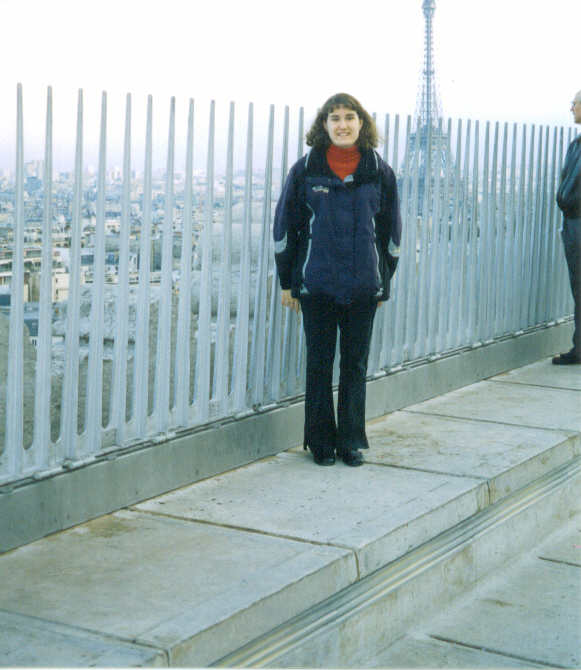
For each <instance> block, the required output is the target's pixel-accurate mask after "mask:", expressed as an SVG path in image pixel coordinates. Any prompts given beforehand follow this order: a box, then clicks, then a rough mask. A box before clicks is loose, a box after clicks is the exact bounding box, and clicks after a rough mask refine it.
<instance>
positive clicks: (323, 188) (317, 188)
mask: <svg viewBox="0 0 581 670" xmlns="http://www.w3.org/2000/svg"><path fill="white" fill-rule="evenodd" d="M313 191H314V192H315V193H329V188H328V187H327V186H313Z"/></svg>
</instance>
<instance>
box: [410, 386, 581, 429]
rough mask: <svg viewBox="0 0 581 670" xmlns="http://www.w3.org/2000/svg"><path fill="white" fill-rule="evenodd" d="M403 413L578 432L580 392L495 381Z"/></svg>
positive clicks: (420, 405)
mask: <svg viewBox="0 0 581 670" xmlns="http://www.w3.org/2000/svg"><path fill="white" fill-rule="evenodd" d="M406 411H407V412H421V413H424V414H439V415H444V416H451V417H458V418H465V419H476V420H480V421H494V422H496V423H506V424H513V425H518V426H529V427H531V428H549V429H551V430H567V431H575V432H580V431H581V394H580V393H579V391H570V390H567V389H555V388H550V387H539V386H528V385H524V384H513V383H504V382H498V381H483V382H478V383H476V384H472V385H471V386H466V387H465V388H462V389H458V390H457V391H451V392H450V393H446V395H443V396H439V397H437V398H432V399H431V400H426V401H425V402H422V403H419V404H417V405H413V406H412V407H408V408H407V409H406Z"/></svg>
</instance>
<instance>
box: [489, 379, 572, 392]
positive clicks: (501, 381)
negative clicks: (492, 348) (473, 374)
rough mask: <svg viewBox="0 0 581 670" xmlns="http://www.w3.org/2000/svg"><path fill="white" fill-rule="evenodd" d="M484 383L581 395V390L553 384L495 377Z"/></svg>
mask: <svg viewBox="0 0 581 670" xmlns="http://www.w3.org/2000/svg"><path fill="white" fill-rule="evenodd" d="M482 381H485V382H493V383H494V384H504V385H505V386H514V385H515V384H518V385H519V386H531V387H533V388H541V389H552V390H553V391H565V392H567V393H569V392H570V391H573V392H574V393H581V390H580V389H572V388H568V387H565V388H564V387H562V386H553V385H552V384H531V383H530V382H521V381H509V380H508V379H494V377H490V378H489V379H483V380H482Z"/></svg>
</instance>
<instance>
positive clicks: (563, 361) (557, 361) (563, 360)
mask: <svg viewBox="0 0 581 670" xmlns="http://www.w3.org/2000/svg"><path fill="white" fill-rule="evenodd" d="M579 363H581V356H578V355H577V354H576V353H575V352H574V351H573V350H571V351H568V352H567V353H566V354H559V355H558V356H553V365H578V364H579Z"/></svg>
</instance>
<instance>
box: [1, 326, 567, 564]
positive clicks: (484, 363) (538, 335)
mask: <svg viewBox="0 0 581 670" xmlns="http://www.w3.org/2000/svg"><path fill="white" fill-rule="evenodd" d="M571 332H572V325H571V323H569V322H567V323H563V324H559V325H556V326H552V327H548V328H541V329H538V330H535V331H533V332H530V333H526V334H524V335H521V336H519V337H509V338H505V339H502V340H499V341H496V342H492V343H490V344H486V345H485V346H482V347H479V348H476V349H471V350H466V351H461V352H459V353H456V354H453V355H449V356H445V357H443V358H440V359H438V360H435V361H431V362H425V363H422V364H413V365H410V366H409V367H404V369H403V370H401V371H398V372H394V373H393V374H388V375H386V376H384V377H382V378H379V379H375V380H373V381H370V382H369V384H368V395H367V398H368V400H367V417H368V418H374V417H377V416H381V415H383V414H385V413H388V412H393V411H394V410H397V409H400V408H402V407H407V406H409V405H412V404H414V403H417V402H420V401H422V400H425V399H428V398H432V397H434V396H437V395H440V394H442V393H446V392H448V391H450V390H453V389H457V388H460V387H463V386H466V385H468V384H471V383H473V382H475V381H479V380H481V379H485V378H487V377H490V376H492V375H495V374H499V373H501V372H505V371H507V370H511V369H513V368H516V367H519V366H522V365H526V364H527V363H531V362H533V361H536V360H538V359H540V358H543V357H544V356H548V355H550V354H553V353H555V352H557V351H561V350H564V349H566V348H568V343H569V341H570V338H571ZM302 433H303V406H302V403H300V402H298V403H295V404H291V405H289V406H281V407H279V408H277V409H274V410H272V411H267V412H264V413H256V414H253V415H250V416H248V417H246V418H244V419H241V420H232V421H226V422H222V423H218V424H216V425H210V426H208V427H207V428H205V429H198V430H194V431H184V432H183V433H181V434H178V435H177V437H176V438H175V439H172V440H171V441H168V442H163V443H160V444H153V443H145V444H142V445H138V446H136V447H133V448H131V449H126V450H122V451H121V452H119V453H118V454H115V453H113V454H109V455H107V456H106V457H104V458H102V459H99V460H97V461H96V462H94V463H90V464H83V465H79V467H76V468H74V467H73V468H72V469H70V470H68V471H66V472H62V473H59V474H55V475H52V476H49V477H47V478H46V479H40V480H34V479H32V480H26V481H23V482H19V483H17V484H15V485H12V486H7V487H3V488H0V553H1V552H5V551H8V550H10V549H13V548H15V547H18V546H21V545H23V544H26V543H28V542H32V541H33V540H35V539H38V538H40V537H44V536H46V535H48V534H50V533H54V532H57V531H59V530H63V529H65V528H70V527H72V526H75V525H77V524H80V523H83V522H85V521H87V520H89V519H93V518H96V517H98V516H101V515H103V514H108V513H110V512H112V511H115V510H118V509H121V508H123V507H127V506H128V505H132V504H135V503H137V502H140V501H143V500H147V499H148V498H151V497H154V496H158V495H161V494H162V493H165V492H167V491H171V490H174V489H176V488H179V487H181V486H185V485H187V484H190V483H192V482H196V481H200V480H202V479H205V478H207V477H212V476H214V475H216V474H218V473H220V472H225V471H227V470H230V469H233V468H236V467H239V466H241V465H244V464H246V463H250V462H252V461H255V460H257V459H260V458H263V457H265V456H269V455H272V454H276V453H279V452H281V451H285V450H287V449H289V448H291V447H294V446H295V445H297V444H299V443H301V442H302V438H303V435H302Z"/></svg>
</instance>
